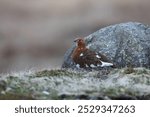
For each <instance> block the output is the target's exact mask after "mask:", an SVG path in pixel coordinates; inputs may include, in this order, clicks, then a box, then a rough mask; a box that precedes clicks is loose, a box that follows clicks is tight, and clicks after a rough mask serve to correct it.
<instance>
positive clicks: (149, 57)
mask: <svg viewBox="0 0 150 117" xmlns="http://www.w3.org/2000/svg"><path fill="white" fill-rule="evenodd" d="M85 41H86V44H87V46H88V47H89V48H90V49H91V50H93V51H97V52H101V53H102V54H105V55H106V56H107V57H108V58H109V59H110V60H112V62H113V63H114V64H115V65H116V66H117V67H119V68H121V67H125V66H133V67H147V68H149V67H150V26H148V25H144V24H141V23H138V22H128V23H121V24H116V25H111V26H108V27H105V28H102V29H100V30H98V31H97V32H95V33H93V34H91V35H89V36H87V37H85ZM74 48H75V44H73V45H72V47H71V48H70V49H69V50H68V51H67V52H66V53H65V55H64V62H63V64H62V68H75V65H74V63H73V61H72V59H71V54H72V52H73V49H74Z"/></svg>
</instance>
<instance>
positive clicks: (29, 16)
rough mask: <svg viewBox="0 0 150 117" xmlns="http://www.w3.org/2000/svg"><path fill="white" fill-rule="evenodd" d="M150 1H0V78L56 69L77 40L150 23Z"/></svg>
mask: <svg viewBox="0 0 150 117" xmlns="http://www.w3.org/2000/svg"><path fill="white" fill-rule="evenodd" d="M149 11H150V0H0V73H9V72H14V71H22V70H23V71H24V70H39V69H47V68H49V69H51V68H59V67H60V66H61V63H62V61H63V55H64V53H65V52H66V50H67V49H68V48H69V47H70V46H71V44H72V43H73V39H74V38H77V37H84V36H87V35H89V34H91V33H93V32H95V31H96V30H98V29H100V28H102V27H105V26H108V25H112V24H115V23H121V22H129V21H133V22H134V21H136V22H141V23H144V24H150V13H149Z"/></svg>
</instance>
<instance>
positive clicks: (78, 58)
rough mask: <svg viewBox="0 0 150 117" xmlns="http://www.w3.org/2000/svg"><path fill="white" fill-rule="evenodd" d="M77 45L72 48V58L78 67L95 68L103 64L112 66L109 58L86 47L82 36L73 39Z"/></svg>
mask: <svg viewBox="0 0 150 117" xmlns="http://www.w3.org/2000/svg"><path fill="white" fill-rule="evenodd" d="M75 42H76V44H77V47H76V48H75V49H74V51H73V54H72V59H73V61H74V63H75V64H76V65H77V67H80V68H96V67H104V66H114V65H113V64H112V63H111V61H110V60H108V59H107V57H106V56H104V55H103V54H101V53H98V52H94V51H92V50H90V49H88V48H86V44H85V41H84V39H83V38H77V39H76V40H75Z"/></svg>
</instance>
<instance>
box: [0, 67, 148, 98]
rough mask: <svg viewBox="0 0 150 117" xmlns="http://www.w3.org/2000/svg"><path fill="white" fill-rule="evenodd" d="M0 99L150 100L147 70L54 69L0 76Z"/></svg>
mask: <svg viewBox="0 0 150 117" xmlns="http://www.w3.org/2000/svg"><path fill="white" fill-rule="evenodd" d="M0 99H46V100H48V99H150V69H146V68H134V69H133V68H122V69H105V70H101V71H90V72H87V71H80V72H79V71H73V70H65V69H57V70H43V71H36V72H35V71H34V72H31V71H29V72H21V73H12V74H8V75H1V76H0Z"/></svg>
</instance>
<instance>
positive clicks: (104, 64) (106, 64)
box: [101, 61, 113, 67]
mask: <svg viewBox="0 0 150 117" xmlns="http://www.w3.org/2000/svg"><path fill="white" fill-rule="evenodd" d="M101 62H102V65H101V67H104V66H113V64H112V63H107V62H103V61H101Z"/></svg>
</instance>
